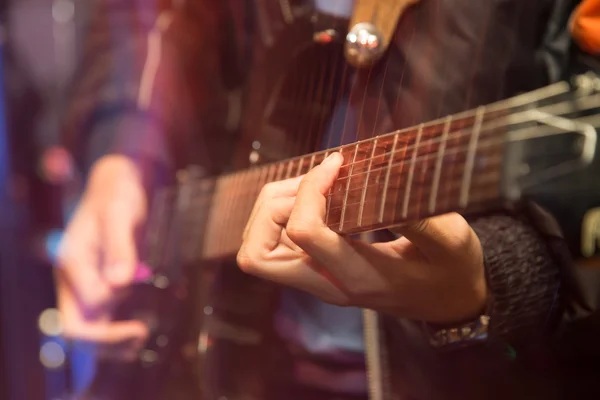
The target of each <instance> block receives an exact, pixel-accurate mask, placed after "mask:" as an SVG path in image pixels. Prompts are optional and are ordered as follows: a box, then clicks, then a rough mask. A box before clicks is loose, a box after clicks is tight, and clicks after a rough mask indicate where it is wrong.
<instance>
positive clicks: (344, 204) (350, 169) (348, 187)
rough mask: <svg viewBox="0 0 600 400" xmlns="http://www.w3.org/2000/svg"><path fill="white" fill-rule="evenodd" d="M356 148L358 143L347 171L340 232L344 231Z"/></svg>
mask: <svg viewBox="0 0 600 400" xmlns="http://www.w3.org/2000/svg"><path fill="white" fill-rule="evenodd" d="M358 146H359V143H356V145H355V147H354V155H353V156H352V163H351V164H350V168H349V169H348V181H347V182H346V195H345V196H344V203H343V208H342V215H341V217H340V231H341V230H342V229H344V218H345V216H346V202H347V201H348V192H349V190H348V189H350V180H351V179H352V171H353V170H354V163H355V162H356V156H357V154H358Z"/></svg>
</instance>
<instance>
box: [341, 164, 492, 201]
mask: <svg viewBox="0 0 600 400" xmlns="http://www.w3.org/2000/svg"><path fill="white" fill-rule="evenodd" d="M488 160H489V164H490V165H494V168H496V167H497V165H495V164H494V163H497V164H498V165H500V164H501V162H502V155H501V154H499V153H498V154H496V155H494V156H493V157H491V156H490V158H489V159H488ZM406 174H407V172H406V171H404V172H399V173H393V174H392V176H393V177H400V178H402V177H404V176H406ZM448 183H449V187H450V188H453V189H455V188H457V187H458V188H460V187H461V185H462V173H459V174H455V175H454V176H452V177H448ZM381 185H382V184H381V183H377V182H375V183H371V184H369V185H367V186H368V187H369V188H374V187H378V186H381ZM363 188H364V185H360V186H356V187H353V188H351V189H350V191H357V190H362V189H363ZM340 194H341V193H335V194H332V196H336V195H340ZM352 204H360V201H356V202H354V203H352ZM336 208H341V206H337V207H333V209H334V210H335V209H336Z"/></svg>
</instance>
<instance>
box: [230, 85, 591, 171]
mask: <svg viewBox="0 0 600 400" xmlns="http://www.w3.org/2000/svg"><path fill="white" fill-rule="evenodd" d="M556 85H557V84H555V85H551V86H548V87H546V88H544V90H542V91H541V92H542V93H543V92H545V91H546V90H547V91H549V92H553V94H551V95H544V96H542V97H536V98H535V99H533V100H529V97H532V96H531V95H537V96H539V94H540V93H535V92H538V91H533V92H530V93H527V94H524V95H519V96H516V97H514V98H511V99H506V100H503V101H500V102H496V103H492V104H490V105H488V106H486V109H487V112H486V114H488V115H490V114H498V113H500V112H502V111H506V110H510V109H511V108H515V109H517V110H518V111H513V112H512V113H511V114H507V115H503V116H505V117H506V118H508V117H513V116H515V115H518V114H519V113H523V112H524V111H530V110H527V108H528V107H529V106H530V105H534V104H535V103H537V102H539V101H541V100H547V99H550V98H552V97H557V96H560V95H564V94H565V92H561V90H562V89H561V88H560V87H558V86H562V85H558V86H556ZM554 92H556V94H555V93H554ZM585 97H588V98H590V97H591V96H590V95H585ZM522 99H526V101H525V102H520V101H519V100H522ZM580 100H581V98H580ZM569 103H570V100H563V101H561V102H559V103H556V104H553V106H558V105H561V104H569ZM593 106H594V107H595V105H593ZM520 108H523V109H525V110H519V109H520ZM474 112H475V110H468V111H465V112H461V113H458V114H454V115H453V116H452V117H453V118H454V122H453V123H457V122H461V121H462V122H465V121H467V120H469V119H470V118H472V117H471V114H474ZM446 118H447V117H446ZM444 121H445V119H444V118H440V119H438V120H434V121H430V122H427V123H425V124H423V127H424V129H427V128H439V127H441V125H442V124H443V122H444ZM531 121H532V122H534V121H535V120H531ZM525 122H526V121H525ZM415 130H416V128H415V127H408V128H404V129H400V130H398V131H396V132H391V133H387V134H384V135H380V136H379V138H385V137H391V136H392V135H400V134H403V133H409V132H410V131H415ZM455 133H457V132H455ZM458 133H459V134H460V133H461V132H458ZM369 140H370V139H367V140H364V141H361V142H359V143H360V144H362V143H365V142H368V141H369ZM354 145H356V143H352V144H349V145H346V146H338V147H335V148H330V149H327V150H322V151H319V152H315V153H312V154H314V155H317V156H319V155H322V154H324V153H325V154H326V153H329V152H332V151H338V150H339V149H340V148H342V147H347V146H354ZM312 154H309V155H308V156H312ZM305 157H307V155H304V156H299V157H294V158H290V159H288V160H284V161H282V162H288V161H294V160H297V159H301V158H305ZM278 163H279V162H278ZM272 164H273V163H270V164H265V165H262V166H259V167H252V168H250V170H253V169H256V168H265V167H267V166H269V165H272ZM235 173H236V172H234V173H229V174H223V175H221V177H220V178H219V179H225V178H227V177H228V176H230V175H233V174H235ZM282 179H283V178H282Z"/></svg>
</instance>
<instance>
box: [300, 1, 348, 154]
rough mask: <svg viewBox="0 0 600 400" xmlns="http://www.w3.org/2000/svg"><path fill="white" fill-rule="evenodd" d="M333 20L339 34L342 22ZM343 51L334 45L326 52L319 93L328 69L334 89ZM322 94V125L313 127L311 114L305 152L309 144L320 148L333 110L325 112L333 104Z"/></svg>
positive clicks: (339, 2) (333, 41)
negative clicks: (317, 127) (324, 127)
mask: <svg viewBox="0 0 600 400" xmlns="http://www.w3.org/2000/svg"><path fill="white" fill-rule="evenodd" d="M340 4H341V0H336V7H335V8H336V9H339V6H340ZM333 21H334V22H333V23H332V27H331V28H330V29H333V31H334V32H335V34H336V35H337V34H338V33H337V32H338V31H339V26H338V25H339V24H340V22H339V19H338V18H334V19H333ZM324 34H325V35H328V34H329V33H324ZM337 39H338V38H337V37H331V38H330V40H329V42H328V43H326V44H324V46H325V48H328V47H329V46H330V45H331V44H332V43H335V42H336V41H337ZM334 46H335V45H334ZM342 52H343V46H342V47H340V46H335V47H334V51H326V53H327V57H326V60H327V62H325V63H319V71H320V74H321V76H322V79H321V81H320V84H319V90H318V92H319V93H321V94H323V93H324V90H323V87H324V84H325V82H324V81H325V76H326V75H327V71H328V70H329V71H331V72H332V75H333V76H329V80H330V81H331V83H330V85H331V90H333V85H334V82H335V79H334V78H335V71H337V70H338V68H339V63H340V62H341V61H340V59H341V56H342V54H341V53H342ZM331 64H334V67H333V70H331V69H330V68H328V67H330V65H331ZM321 94H319V95H317V101H316V104H317V105H318V106H320V107H319V111H320V112H319V114H320V115H318V116H317V118H316V119H320V120H321V122H319V123H318V125H319V126H320V128H319V129H317V130H315V129H313V120H314V119H313V114H311V116H310V122H309V124H308V130H307V132H308V135H306V136H307V137H308V142H307V143H306V144H305V146H304V147H303V149H302V150H303V151H302V152H303V153H305V152H307V151H310V150H308V148H309V144H310V145H312V146H313V150H314V149H318V148H319V146H320V145H321V143H320V141H321V139H322V134H323V132H322V129H323V127H322V125H323V121H325V120H326V118H327V115H329V114H330V113H331V111H328V112H325V110H331V109H332V104H328V103H327V102H325V101H324V98H322V97H321ZM328 100H329V101H331V98H329V99H328Z"/></svg>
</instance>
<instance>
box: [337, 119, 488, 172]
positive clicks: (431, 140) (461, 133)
mask: <svg viewBox="0 0 600 400" xmlns="http://www.w3.org/2000/svg"><path fill="white" fill-rule="evenodd" d="M472 127H473V126H472V125H471V126H469V128H472ZM498 127H499V125H494V124H487V123H486V128H485V129H483V130H482V132H487V131H493V130H494V129H495V128H498ZM442 132H443V131H442ZM471 132H472V131H471V130H466V129H465V128H462V129H460V130H458V131H456V132H453V133H451V134H449V135H448V138H447V139H463V138H466V137H469V135H470V134H471ZM383 137H385V136H383ZM377 138H379V139H381V138H382V136H378V137H377ZM371 140H372V139H371ZM440 141H441V135H440V136H438V137H433V138H429V139H428V142H427V144H428V145H429V144H437V143H440ZM357 143H358V144H363V142H357ZM353 145H354V144H353ZM417 147H419V148H418V150H421V149H423V148H425V147H427V146H425V145H424V144H421V145H419V146H415V144H411V145H409V146H406V148H402V150H398V149H396V150H395V151H396V154H398V153H399V152H407V151H410V150H414V149H415V148H417ZM332 151H335V149H332ZM388 154H391V152H388V153H383V154H381V155H379V156H377V157H383V156H387V155H388ZM396 154H393V155H396ZM362 161H369V158H365V159H363V160H361V162H362ZM348 165H350V164H342V168H343V167H346V166H348Z"/></svg>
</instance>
